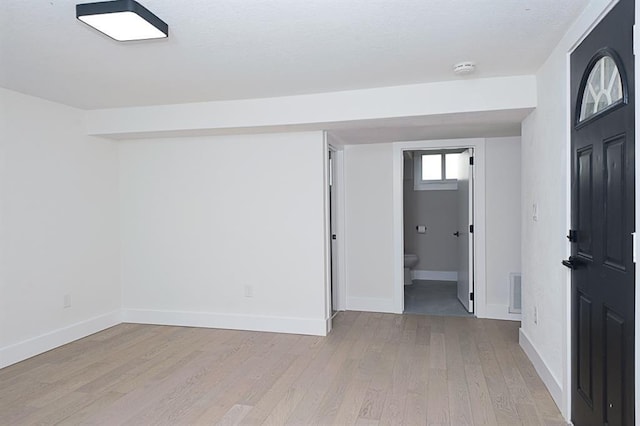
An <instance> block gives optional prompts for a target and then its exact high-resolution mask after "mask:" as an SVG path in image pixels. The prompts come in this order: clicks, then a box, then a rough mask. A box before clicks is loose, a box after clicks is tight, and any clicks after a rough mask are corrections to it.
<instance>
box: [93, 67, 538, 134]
mask: <svg viewBox="0 0 640 426" xmlns="http://www.w3.org/2000/svg"><path fill="white" fill-rule="evenodd" d="M425 99H428V100H429V101H428V102H425ZM535 106H536V81H535V78H534V77H533V76H529V75H525V76H510V77H496V78H483V79H455V80H452V81H441V82H434V83H424V84H413V85H407V86H395V87H382V88H375V89H363V90H348V91H342V92H331V93H318V94H312V95H299V96H282V97H277V98H264V99H245V100H235V101H217V102H200V103H189V104H179V105H159V106H149V107H131V108H113V109H103V110H93V111H87V113H86V116H87V128H88V131H89V134H91V135H95V136H108V137H114V138H127V137H136V138H138V137H156V136H158V134H159V133H162V134H163V135H165V136H167V135H174V136H175V135H177V134H179V135H181V136H184V135H193V134H194V133H199V134H209V133H210V132H226V133H229V132H238V131H239V129H249V128H251V131H252V132H262V131H264V132H272V131H274V129H275V131H283V132H284V131H289V130H290V127H289V128H287V126H297V127H298V128H300V127H302V128H306V129H309V128H315V129H319V128H320V129H322V128H324V129H326V128H327V125H331V124H335V123H349V122H353V121H355V120H371V119H376V118H393V117H419V116H426V115H439V116H443V115H445V114H464V113H469V112H479V111H485V112H486V111H507V110H518V109H529V108H533V107H535ZM243 131H244V132H246V130H243Z"/></svg>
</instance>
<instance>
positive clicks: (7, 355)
mask: <svg viewBox="0 0 640 426" xmlns="http://www.w3.org/2000/svg"><path fill="white" fill-rule="evenodd" d="M121 322H122V320H121V313H120V310H117V311H113V312H109V313H107V314H104V315H100V316H97V317H94V318H91V319H88V320H86V321H81V322H78V323H75V324H72V325H69V326H67V327H63V328H59V329H57V330H53V331H51V332H49V333H45V334H42V335H40V336H36V337H32V338H31V339H27V340H23V341H22V342H18V343H16V344H13V345H9V346H5V347H4V348H0V368H4V367H7V366H9V365H11V364H15V363H16V362H20V361H24V360H25V359H28V358H31V357H32V356H35V355H39V354H41V353H43V352H47V351H49V350H51V349H54V348H57V347H58V346H62V345H66V344H67V343H71V342H73V341H74V340H78V339H82V338H83V337H86V336H88V335H90V334H93V333H97V332H98V331H101V330H104V329H106V328H109V327H113V326H114V325H118V324H120V323H121Z"/></svg>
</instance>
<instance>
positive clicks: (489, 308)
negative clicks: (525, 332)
mask: <svg viewBox="0 0 640 426" xmlns="http://www.w3.org/2000/svg"><path fill="white" fill-rule="evenodd" d="M483 318H487V319H497V320H506V321H520V320H522V314H514V313H511V312H509V305H494V304H489V303H488V304H486V305H485V311H484V317H483Z"/></svg>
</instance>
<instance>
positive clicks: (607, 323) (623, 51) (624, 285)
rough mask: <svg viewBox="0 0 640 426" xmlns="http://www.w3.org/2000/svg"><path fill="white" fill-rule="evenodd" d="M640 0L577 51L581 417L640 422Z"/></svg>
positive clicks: (576, 361) (576, 320)
mask: <svg viewBox="0 0 640 426" xmlns="http://www.w3.org/2000/svg"><path fill="white" fill-rule="evenodd" d="M633 23H634V1H633V0H621V1H620V2H619V3H618V4H617V5H616V6H615V7H614V8H613V9H612V10H611V12H609V13H608V14H607V16H606V17H605V18H604V19H603V20H602V22H601V23H600V24H598V25H597V26H596V28H594V30H593V31H592V32H591V33H590V34H589V36H587V38H586V39H585V40H584V41H583V42H582V43H581V44H580V46H579V47H578V48H577V49H576V50H575V51H574V53H573V54H572V55H571V98H572V105H571V110H572V119H573V122H572V132H571V152H572V153H571V155H572V182H571V216H572V231H571V232H570V235H569V238H570V240H571V241H572V256H571V258H570V259H569V260H568V261H564V262H563V263H564V264H565V265H566V266H569V267H571V268H572V270H573V271H572V360H571V362H572V420H573V423H574V424H575V425H576V426H583V425H605V424H606V425H629V426H631V425H633V424H634V421H635V413H634V403H635V402H634V300H635V299H634V297H635V296H634V295H635V293H634V281H635V265H634V263H633V241H632V233H633V232H634V230H635V220H634V211H635V210H634V206H635V185H634V181H635V174H634V173H635V167H634V119H635V117H634V81H633V73H634V67H633Z"/></svg>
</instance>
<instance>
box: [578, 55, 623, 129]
mask: <svg viewBox="0 0 640 426" xmlns="http://www.w3.org/2000/svg"><path fill="white" fill-rule="evenodd" d="M618 63H619V61H617V60H616V55H615V53H614V52H613V51H611V50H609V49H604V50H602V51H600V52H598V53H597V54H596V55H595V56H594V57H593V59H592V60H591V63H590V66H589V67H587V70H588V71H587V73H585V77H586V78H585V77H583V83H582V85H581V91H580V93H581V98H580V99H581V101H580V104H579V108H580V109H579V111H580V115H579V116H578V120H577V124H578V125H579V124H581V123H583V122H585V121H588V120H590V119H592V118H595V117H597V116H598V115H600V114H603V113H605V112H607V111H610V110H612V109H614V108H615V107H617V106H618V105H622V104H624V103H626V100H627V96H626V82H625V81H624V78H623V73H622V72H621V69H620V67H618Z"/></svg>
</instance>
